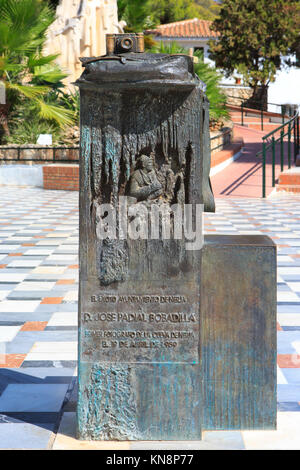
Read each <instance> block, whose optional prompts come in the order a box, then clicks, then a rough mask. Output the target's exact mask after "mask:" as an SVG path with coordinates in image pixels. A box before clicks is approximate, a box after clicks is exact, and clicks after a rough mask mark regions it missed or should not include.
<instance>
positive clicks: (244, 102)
mask: <svg viewBox="0 0 300 470" xmlns="http://www.w3.org/2000/svg"><path fill="white" fill-rule="evenodd" d="M227 97H228V98H233V99H235V100H240V101H241V104H240V106H239V107H240V108H241V125H242V126H244V118H245V117H246V116H247V109H251V114H254V111H256V112H257V113H256V114H259V117H260V127H261V130H262V131H263V130H264V122H266V121H264V118H265V115H264V113H266V112H268V113H274V114H280V115H281V121H282V123H283V124H284V121H285V119H289V118H290V117H291V116H292V110H291V108H288V110H289V113H288V114H286V113H285V110H284V106H286V105H282V104H278V103H269V102H268V103H265V104H266V105H267V108H268V107H269V106H276V107H277V108H278V107H280V112H276V111H266V110H265V109H264V105H263V103H262V102H261V101H253V99H252V98H249V99H245V98H241V97H239V96H232V95H227ZM249 101H250V103H254V104H256V105H257V106H258V107H257V108H256V107H255V108H251V106H250V105H249V104H247V102H249ZM227 104H228V105H229V106H237V105H233V104H230V103H227ZM269 118H270V116H269V117H268V119H269ZM268 122H270V121H268Z"/></svg>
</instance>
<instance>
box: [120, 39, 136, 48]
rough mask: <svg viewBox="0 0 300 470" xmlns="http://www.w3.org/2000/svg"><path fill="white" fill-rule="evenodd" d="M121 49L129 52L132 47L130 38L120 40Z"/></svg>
mask: <svg viewBox="0 0 300 470" xmlns="http://www.w3.org/2000/svg"><path fill="white" fill-rule="evenodd" d="M120 45H121V48H122V49H124V50H125V51H129V50H130V49H132V47H133V40H132V39H131V38H124V39H122V40H121V43H120Z"/></svg>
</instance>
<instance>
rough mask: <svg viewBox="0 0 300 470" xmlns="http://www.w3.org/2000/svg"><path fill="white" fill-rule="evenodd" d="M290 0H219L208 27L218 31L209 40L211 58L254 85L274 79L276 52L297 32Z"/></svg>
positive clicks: (283, 49)
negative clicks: (219, 5) (218, 5)
mask: <svg viewBox="0 0 300 470" xmlns="http://www.w3.org/2000/svg"><path fill="white" fill-rule="evenodd" d="M297 4H298V1H294V0H223V2H222V6H221V10H220V15H219V17H218V18H217V19H216V20H215V21H214V23H213V26H212V28H213V29H214V30H215V31H218V32H219V33H220V40H219V41H214V42H213V41H211V43H210V50H211V58H212V59H213V60H214V61H215V63H216V66H217V67H220V68H222V69H223V70H224V72H225V73H226V75H227V76H230V75H231V74H233V72H234V71H235V70H236V71H237V72H238V73H240V74H242V75H243V77H244V81H245V83H247V84H248V85H250V86H251V87H252V88H254V89H256V88H257V86H258V85H262V86H266V85H268V84H269V82H271V81H274V79H275V74H276V71H277V69H278V68H280V56H284V55H286V54H287V53H288V51H289V48H290V47H291V46H292V44H293V43H294V42H295V41H296V38H297V36H299V29H298V31H297V26H296V21H295V17H296V15H295V11H296V10H295V9H296V6H297Z"/></svg>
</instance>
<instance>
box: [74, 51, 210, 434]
mask: <svg viewBox="0 0 300 470" xmlns="http://www.w3.org/2000/svg"><path fill="white" fill-rule="evenodd" d="M82 62H83V64H84V66H85V70H84V72H83V74H82V76H81V77H80V79H79V80H78V81H77V85H79V87H80V93H81V174H80V175H81V176H80V188H81V189H80V314H79V325H80V326H79V328H80V333H79V335H80V337H79V361H80V366H79V403H78V430H79V432H78V434H79V437H80V438H82V439H103V440H108V439H129V440H132V439H148V440H151V439H200V438H201V419H200V414H201V406H200V398H199V387H200V368H199V300H200V299H199V294H200V284H201V282H200V268H201V251H200V250H196V251H187V250H186V248H185V240H184V239H183V240H177V239H176V240H175V239H168V240H167V239H158V240H153V239H147V240H131V239H126V238H125V239H118V240H111V239H107V240H101V239H99V237H98V236H97V234H98V233H99V232H98V230H99V224H101V209H100V207H101V205H102V204H104V203H110V204H112V206H113V207H115V208H116V209H117V211H118V210H119V209H118V207H119V198H120V196H127V197H128V199H129V201H130V202H131V203H134V202H143V203H145V204H146V206H147V207H151V204H152V203H154V202H157V201H158V200H160V201H161V202H164V203H166V204H168V205H171V204H174V203H180V204H183V203H189V204H191V203H194V204H204V205H205V207H206V209H207V210H214V199H213V195H212V192H211V187H210V183H209V168H210V151H209V114H208V112H209V110H208V102H207V99H206V97H205V94H204V86H203V84H202V83H201V82H200V81H199V79H198V78H197V77H196V76H195V74H194V72H193V62H192V60H191V58H190V57H188V56H168V55H163V54H143V53H138V54H134V53H128V54H118V55H116V56H109V57H107V56H106V57H103V58H96V59H83V60H82Z"/></svg>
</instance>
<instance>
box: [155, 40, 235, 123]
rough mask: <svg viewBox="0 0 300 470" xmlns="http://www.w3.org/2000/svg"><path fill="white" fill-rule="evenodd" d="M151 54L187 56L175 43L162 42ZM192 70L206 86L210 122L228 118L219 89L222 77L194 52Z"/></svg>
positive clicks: (220, 89) (201, 55) (223, 96)
mask: <svg viewBox="0 0 300 470" xmlns="http://www.w3.org/2000/svg"><path fill="white" fill-rule="evenodd" d="M150 52H153V53H162V54H188V51H187V50H186V49H184V48H183V47H180V46H179V45H178V44H177V43H176V42H172V43H170V44H164V43H163V42H162V41H160V42H159V43H157V44H156V45H155V46H153V47H152V48H151V50H150ZM194 57H195V62H194V70H195V73H196V74H197V75H198V77H199V78H200V80H202V81H203V82H204V83H205V85H206V96H207V98H208V100H209V103H210V119H211V121H222V120H225V119H227V118H228V117H229V114H228V111H227V109H226V95H225V94H224V93H223V91H222V88H221V87H220V82H221V80H222V75H221V74H220V73H219V72H218V71H217V69H216V68H215V67H212V66H211V65H209V64H206V63H205V62H204V61H203V53H202V52H201V51H196V52H195V53H194Z"/></svg>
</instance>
